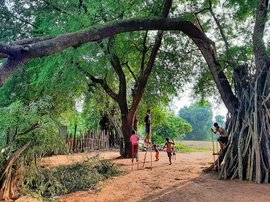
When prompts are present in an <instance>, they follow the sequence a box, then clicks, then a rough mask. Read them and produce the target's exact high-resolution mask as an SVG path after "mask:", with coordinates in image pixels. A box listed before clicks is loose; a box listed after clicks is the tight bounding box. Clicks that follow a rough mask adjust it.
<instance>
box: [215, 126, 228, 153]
mask: <svg viewBox="0 0 270 202" xmlns="http://www.w3.org/2000/svg"><path fill="white" fill-rule="evenodd" d="M214 127H215V128H216V131H214V130H213V129H212V128H211V130H212V132H213V133H215V134H216V133H217V132H218V133H219V134H220V136H219V138H218V139H217V141H218V142H219V145H220V149H221V152H223V150H224V148H225V147H226V145H227V143H228V138H229V133H228V132H227V131H226V130H224V129H223V128H221V127H219V125H218V123H214Z"/></svg>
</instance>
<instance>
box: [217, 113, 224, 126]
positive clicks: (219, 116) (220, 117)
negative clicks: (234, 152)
mask: <svg viewBox="0 0 270 202" xmlns="http://www.w3.org/2000/svg"><path fill="white" fill-rule="evenodd" d="M215 120H216V122H217V123H218V125H219V126H220V127H222V128H224V127H225V117H224V116H222V115H216V116H215Z"/></svg>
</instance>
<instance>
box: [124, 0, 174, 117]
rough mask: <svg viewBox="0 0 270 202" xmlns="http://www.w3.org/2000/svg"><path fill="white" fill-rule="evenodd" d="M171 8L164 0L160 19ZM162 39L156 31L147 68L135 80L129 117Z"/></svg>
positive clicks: (142, 89)
mask: <svg viewBox="0 0 270 202" xmlns="http://www.w3.org/2000/svg"><path fill="white" fill-rule="evenodd" d="M171 6H172V0H165V3H164V8H163V10H162V17H164V18H166V17H167V16H168V15H169V12H170V9H171ZM162 37H163V31H158V33H157V35H156V38H155V44H154V47H153V48H152V51H151V54H150V58H149V60H148V63H147V67H146V69H145V70H144V71H143V72H142V74H140V75H139V78H138V79H137V82H136V84H135V87H136V89H134V91H135V96H134V97H133V98H134V99H133V102H132V106H131V108H130V113H129V115H130V116H133V114H135V112H136V109H137V107H138V105H139V103H140V100H141V98H142V96H143V93H144V90H145V86H146V84H147V81H148V79H149V76H150V74H151V72H152V69H153V67H154V63H155V59H156V56H157V53H158V50H159V48H160V46H161V41H162ZM145 40H146V39H145Z"/></svg>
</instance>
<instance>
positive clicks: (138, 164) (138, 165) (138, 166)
mask: <svg viewBox="0 0 270 202" xmlns="http://www.w3.org/2000/svg"><path fill="white" fill-rule="evenodd" d="M139 169H140V163H139V145H138V151H137V170H139Z"/></svg>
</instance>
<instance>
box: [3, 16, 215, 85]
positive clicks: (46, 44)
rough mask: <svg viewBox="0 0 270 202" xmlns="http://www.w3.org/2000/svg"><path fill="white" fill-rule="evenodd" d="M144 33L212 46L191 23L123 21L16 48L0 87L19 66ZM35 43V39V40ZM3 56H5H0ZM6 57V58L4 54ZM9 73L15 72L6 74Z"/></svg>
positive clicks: (169, 20) (174, 20)
mask: <svg viewBox="0 0 270 202" xmlns="http://www.w3.org/2000/svg"><path fill="white" fill-rule="evenodd" d="M142 30H179V31H182V32H183V33H185V34H186V35H188V36H189V37H190V38H195V39H198V40H203V41H205V42H207V43H213V42H212V41H211V40H210V39H209V38H207V37H206V35H205V34H204V33H202V32H201V31H200V30H199V29H198V28H197V27H196V26H195V25H193V24H192V23H191V22H189V21H186V20H181V19H165V18H155V19H141V20H134V19H133V20H123V21H122V22H119V23H113V24H106V25H103V26H102V27H100V26H99V27H96V28H91V29H88V30H86V31H81V32H75V33H70V34H63V35H59V36H54V37H53V38H51V39H48V40H44V41H39V42H36V43H31V44H29V46H27V49H25V47H26V45H27V44H25V45H23V46H18V47H16V51H14V52H11V53H10V54H9V57H8V62H7V63H6V64H4V66H3V68H2V69H1V70H0V79H1V80H0V85H2V84H3V83H4V81H5V80H6V79H7V78H8V76H9V75H11V74H12V73H13V72H14V71H15V70H16V69H18V68H19V66H20V65H22V64H24V63H26V62H27V61H29V60H32V59H34V58H38V57H44V56H49V55H53V54H55V53H58V52H61V51H63V50H65V49H67V48H69V47H79V46H81V45H82V44H85V43H87V42H91V41H92V42H93V41H100V40H102V39H104V38H108V37H112V36H115V35H117V34H119V33H125V32H132V31H142ZM32 40H33V41H35V38H33V39H32ZM0 54H3V52H0ZM4 54H6V53H5V52H4ZM6 69H9V70H12V71H9V72H8V71H6Z"/></svg>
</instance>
